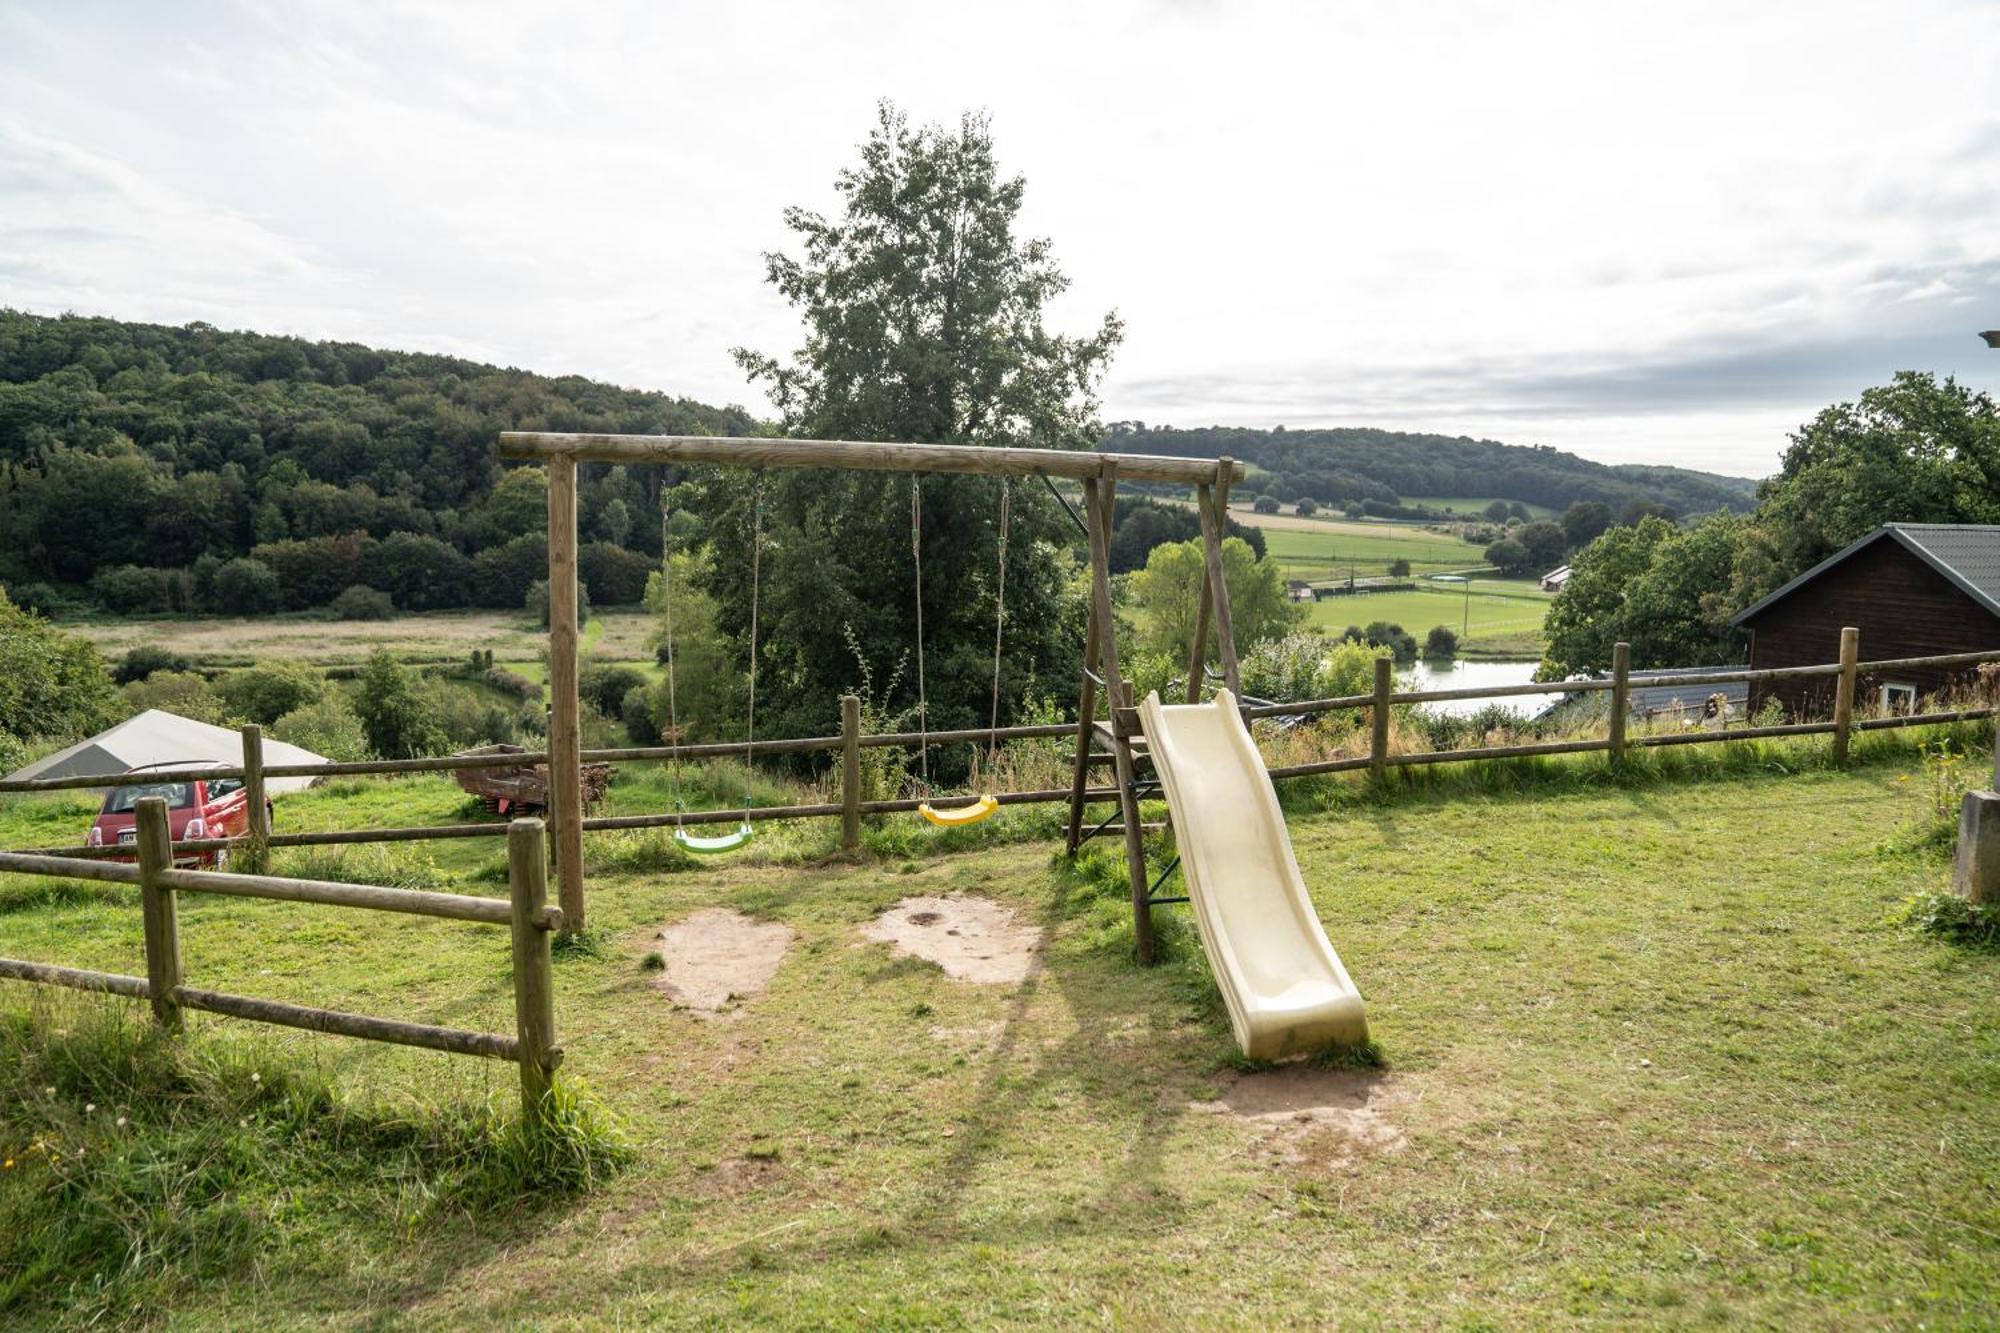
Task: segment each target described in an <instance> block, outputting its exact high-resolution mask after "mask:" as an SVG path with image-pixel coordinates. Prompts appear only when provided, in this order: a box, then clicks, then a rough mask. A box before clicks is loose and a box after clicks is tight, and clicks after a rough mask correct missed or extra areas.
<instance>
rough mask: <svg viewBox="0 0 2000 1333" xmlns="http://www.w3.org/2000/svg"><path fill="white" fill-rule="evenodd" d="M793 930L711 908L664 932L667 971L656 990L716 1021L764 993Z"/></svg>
mask: <svg viewBox="0 0 2000 1333" xmlns="http://www.w3.org/2000/svg"><path fill="white" fill-rule="evenodd" d="M792 938H793V937H792V928H791V927H790V926H786V925H781V924H779V923H778V922H775V921H758V920H756V919H754V918H752V917H747V916H745V915H743V914H742V913H741V912H734V911H731V910H730V909H728V908H726V907H706V908H703V909H702V910H701V911H699V912H696V913H695V914H694V915H692V916H690V917H687V918H686V919H684V920H681V921H678V922H675V923H674V924H673V925H671V926H668V927H667V928H666V929H665V930H662V931H661V932H660V933H659V936H658V938H657V941H656V947H657V948H658V949H659V952H660V956H661V957H662V958H664V959H665V960H666V963H667V965H666V967H665V968H663V969H662V970H661V971H659V972H658V973H656V974H655V975H654V981H653V985H654V986H655V987H656V988H657V989H658V990H659V991H660V992H661V993H663V994H664V995H666V996H667V997H668V998H669V999H671V1000H672V1001H673V1002H674V1003H675V1004H676V1005H677V1006H679V1007H681V1008H684V1009H691V1010H693V1011H694V1012H695V1013H697V1014H701V1015H704V1016H707V1017H714V1016H716V1015H719V1014H723V1013H727V1012H730V1011H731V1010H733V1009H734V1008H735V1007H736V1006H737V1005H739V1004H741V1003H742V1002H743V1001H744V1000H747V999H750V998H751V997H752V996H754V995H757V994H758V993H760V992H761V991H762V990H763V989H764V988H765V987H766V986H768V985H770V984H771V978H772V977H774V976H776V975H777V974H778V966H779V964H781V963H783V962H784V961H785V954H786V952H787V951H788V950H789V949H790V948H791V947H792Z"/></svg>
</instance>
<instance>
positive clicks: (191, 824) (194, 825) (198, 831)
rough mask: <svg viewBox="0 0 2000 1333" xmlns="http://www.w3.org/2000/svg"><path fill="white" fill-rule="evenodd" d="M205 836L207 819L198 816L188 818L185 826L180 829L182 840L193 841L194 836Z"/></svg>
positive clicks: (206, 833) (206, 834)
mask: <svg viewBox="0 0 2000 1333" xmlns="http://www.w3.org/2000/svg"><path fill="white" fill-rule="evenodd" d="M207 836H208V821H207V820H205V819H202V818H200V817H198V816H197V817H196V818H194V819H190V820H189V821H188V822H187V827H186V828H184V829H182V830H181V839H182V841H184V842H193V841H194V840H195V839H196V838H206V837H207Z"/></svg>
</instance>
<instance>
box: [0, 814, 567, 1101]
mask: <svg viewBox="0 0 2000 1333" xmlns="http://www.w3.org/2000/svg"><path fill="white" fill-rule="evenodd" d="M135 814H136V818H137V823H138V833H139V836H138V841H137V843H136V844H135V847H134V849H133V850H135V851H136V852H137V853H138V857H139V863H138V864H137V865H136V866H134V865H113V864H105V863H103V862H98V861H91V860H77V859H72V858H68V857H58V856H45V855H38V854H32V853H20V852H0V871H4V872H8V873H13V874H25V875H40V876H58V877H62V878H66V879H82V880H96V881H100V882H105V883H114V884H132V885H136V886H137V887H138V889H139V892H140V905H141V908H142V911H143V914H144V924H145V950H146V975H145V976H143V977H133V976H124V975H121V974H118V973H115V972H95V971H89V970H86V969H83V968H74V967H58V966H55V965H54V964H50V963H37V962H28V961H25V960H22V959H16V958H0V979H7V980H13V981H28V982H35V983H38V984H41V985H45V986H64V987H68V988H69V989H72V990H83V991H96V992H99V993H104V994H110V995H121V996H126V997H128V998H131V999H136V1000H149V1001H151V1003H152V1006H153V1013H154V1015H155V1017H156V1019H157V1020H158V1021H159V1022H160V1024H161V1025H162V1026H163V1027H166V1028H167V1029H169V1030H170V1031H178V1030H179V1028H180V1026H181V1017H180V1015H181V1011H182V1010H184V1009H197V1010H201V1011H203V1012H207V1013H214V1014H222V1015H225V1016H227V1017H231V1018H244V1019H250V1020H252V1021H254V1022H259V1023H271V1024H276V1025H279V1026H282V1027H292V1028H302V1029H305V1030H307V1031H311V1032H330V1033H336V1034H338V1035H341V1036H347V1037H359V1038H362V1039H363V1040H366V1041H379V1042H390V1043H394V1044H396V1045H401V1046H417V1047H422V1048H425V1049H428V1050H435V1051H446V1052H450V1053H453V1054H457V1055H476V1056H484V1057H487V1058H490V1059H496V1060H507V1061H510V1062H512V1063H515V1064H517V1065H519V1066H520V1070H521V1096H522V1107H523V1112H524V1114H526V1115H528V1116H530V1117H532V1116H533V1115H534V1114H536V1112H537V1111H538V1109H539V1107H540V1104H541V1099H542V1097H543V1095H545V1094H546V1093H547V1091H548V1089H549V1086H550V1079H551V1077H552V1076H553V1074H554V1071H555V1069H556V1067H557V1066H558V1065H559V1064H560V1063H561V1061H562V1051H561V1048H559V1047H558V1046H557V1045H556V1044H555V1009H554V978H553V958H552V953H551V946H550V940H549V934H550V932H551V931H554V930H557V929H560V928H561V926H562V922H563V916H562V912H561V910H560V909H558V908H555V907H551V906H549V904H548V884H547V878H546V876H547V871H546V869H545V856H544V852H543V833H542V824H541V821H539V820H531V819H523V820H516V821H514V822H513V823H512V824H510V825H508V826H507V827H506V829H505V832H506V834H507V838H508V849H507V850H508V882H509V887H510V890H511V893H510V897H509V898H506V899H501V898H482V897H472V896H462V895H459V894H451V893H433V892H429V891H426V890H419V889H398V888H389V887H384V886H378V885H370V884H344V883H338V882H334V881H328V880H310V879H282V878H279V877H277V876H273V875H229V874H221V873H218V872H215V871H204V870H177V869H175V868H174V866H173V856H174V848H173V845H172V844H171V842H170V841H169V838H168V824H167V807H166V802H165V801H163V800H161V799H160V798H159V797H157V796H150V797H146V798H143V799H142V800H140V801H139V802H138V805H137V809H136V811H135ZM183 850H185V848H183ZM180 893H213V894H219V895H223V896H227V897H243V898H265V899H273V900H277V901H282V902H297V903H317V904H322V905H327V906H335V907H359V908H369V909H373V910H376V911H386V912H401V913H405V914H409V915H415V916H427V917H436V918H441V919H445V920H456V921H471V922H478V923H481V924H485V925H496V926H507V927H510V928H511V930H512V935H513V953H514V959H513V962H514V966H513V972H514V1017H515V1032H514V1034H513V1035H512V1036H508V1035H506V1034H503V1033H497V1032H477V1031H472V1030H469V1029H465V1028H453V1027H440V1026H437V1025H435V1024H430V1023H411V1022H405V1021H403V1020H401V1019H394V1018H377V1017H374V1016H372V1015H368V1014H352V1013H346V1012H343V1011H341V1010H337V1009H318V1008H313V1007H310V1006H307V1005H300V1004H291V1003H288V1002H286V1001H283V1000H268V999H262V998H259V997H256V996H250V995H236V994H232V993H230V992H227V991H217V990H206V989H203V988H200V987H195V986H188V985H185V984H183V983H182V980H181V957H180V954H181V949H180V916H179V909H178V905H177V899H178V895H179V894H180Z"/></svg>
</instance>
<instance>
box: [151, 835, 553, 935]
mask: <svg viewBox="0 0 2000 1333" xmlns="http://www.w3.org/2000/svg"><path fill="white" fill-rule="evenodd" d="M506 831H507V830H506V828H505V827H504V826H503V827H500V828H497V829H496V830H495V832H497V833H505V832H506ZM158 879H159V882H160V884H161V885H162V886H163V887H165V888H169V889H182V890H186V891H187V892H190V893H219V894H223V895H225V896H227V897H232V898H270V899H275V900H277V901H279V902H288V903H324V904H327V905H329V906H333V907H367V908H373V909H374V910H376V911H378V912H404V913H407V914H409V915H411V916H435V917H443V918H445V919H447V920H452V921H478V922H482V923H484V924H486V925H491V926H504V925H507V924H509V923H511V922H512V921H513V919H514V907H513V904H512V903H510V902H508V901H507V900H506V899H504V898H475V897H471V896H469V895H465V894H457V893H434V892H431V891H430V890H427V889H394V888H387V887H384V886H381V885H377V884H342V883H339V882H337V881H333V880H318V879H281V878H279V877H278V876H276V875H230V874H222V873H219V872H217V871H213V870H163V871H161V872H160V873H159V876H158ZM535 924H536V925H537V926H539V927H541V928H542V929H544V930H549V929H553V928H555V927H558V926H560V925H561V924H562V910H561V909H560V908H555V907H548V908H544V909H543V919H542V920H538V921H536V922H535Z"/></svg>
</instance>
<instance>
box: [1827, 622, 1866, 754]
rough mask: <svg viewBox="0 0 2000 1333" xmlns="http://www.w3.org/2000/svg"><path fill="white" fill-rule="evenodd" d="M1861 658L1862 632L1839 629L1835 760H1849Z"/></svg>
mask: <svg viewBox="0 0 2000 1333" xmlns="http://www.w3.org/2000/svg"><path fill="white" fill-rule="evenodd" d="M1860 661H1861V631H1860V630H1859V629H1857V628H1856V627H1855V626H1853V625H1848V626H1846V627H1844V628H1843V629H1842V630H1841V631H1840V677H1839V683H1838V684H1836V685H1835V686H1834V689H1833V762H1834V766H1835V767H1836V768H1838V767H1841V766H1844V765H1845V764H1846V763H1847V742H1848V738H1849V736H1850V734H1851V733H1852V732H1853V729H1854V684H1855V677H1856V675H1857V670H1858V668H1857V665H1856V664H1857V663H1859V662H1860Z"/></svg>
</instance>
